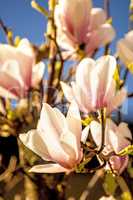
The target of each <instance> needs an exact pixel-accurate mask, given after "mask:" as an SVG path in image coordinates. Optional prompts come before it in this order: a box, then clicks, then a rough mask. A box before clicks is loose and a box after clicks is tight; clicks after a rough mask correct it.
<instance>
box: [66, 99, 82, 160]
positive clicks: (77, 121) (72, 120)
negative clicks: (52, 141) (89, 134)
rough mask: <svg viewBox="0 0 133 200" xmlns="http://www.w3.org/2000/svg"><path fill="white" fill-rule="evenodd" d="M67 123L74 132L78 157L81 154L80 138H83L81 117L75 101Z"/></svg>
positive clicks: (70, 108)
mask: <svg viewBox="0 0 133 200" xmlns="http://www.w3.org/2000/svg"><path fill="white" fill-rule="evenodd" d="M66 119H67V123H68V127H69V130H70V131H71V133H72V134H73V135H72V136H71V137H72V138H73V146H72V147H73V148H74V150H75V153H76V159H78V158H79V155H80V140H81V130H82V129H81V118H80V113H79V109H78V106H77V104H76V103H75V102H74V101H73V102H72V103H71V105H70V107H69V110H68V113H67V118H66Z"/></svg>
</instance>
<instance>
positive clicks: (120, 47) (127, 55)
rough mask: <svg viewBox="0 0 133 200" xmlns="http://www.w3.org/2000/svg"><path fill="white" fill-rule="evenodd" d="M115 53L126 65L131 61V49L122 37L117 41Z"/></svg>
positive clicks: (132, 58) (132, 56) (132, 53)
mask: <svg viewBox="0 0 133 200" xmlns="http://www.w3.org/2000/svg"><path fill="white" fill-rule="evenodd" d="M117 53H118V55H119V57H120V59H121V61H122V62H123V63H124V64H125V66H126V67H128V64H130V63H132V62H133V51H132V50H131V49H130V48H129V46H128V44H127V42H126V41H125V40H124V39H121V40H119V42H118V43H117ZM131 72H132V71H131Z"/></svg>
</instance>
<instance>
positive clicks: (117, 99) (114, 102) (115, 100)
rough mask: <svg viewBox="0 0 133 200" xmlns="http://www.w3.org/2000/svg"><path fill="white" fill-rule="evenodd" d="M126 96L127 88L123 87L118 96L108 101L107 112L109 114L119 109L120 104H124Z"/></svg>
mask: <svg viewBox="0 0 133 200" xmlns="http://www.w3.org/2000/svg"><path fill="white" fill-rule="evenodd" d="M126 97H127V91H126V89H125V88H122V89H121V90H119V91H118V92H117V94H116V96H114V98H112V100H110V102H109V103H108V106H107V113H108V114H109V113H111V112H112V111H113V110H115V109H117V108H118V107H119V106H120V105H122V103H123V102H124V101H125V99H126ZM118 109H119V108H118Z"/></svg>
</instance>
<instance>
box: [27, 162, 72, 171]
mask: <svg viewBox="0 0 133 200" xmlns="http://www.w3.org/2000/svg"><path fill="white" fill-rule="evenodd" d="M29 172H36V173H61V172H68V170H67V169H65V168H63V167H62V166H60V165H58V164H45V165H36V166H34V167H32V168H31V169H30V170H29Z"/></svg>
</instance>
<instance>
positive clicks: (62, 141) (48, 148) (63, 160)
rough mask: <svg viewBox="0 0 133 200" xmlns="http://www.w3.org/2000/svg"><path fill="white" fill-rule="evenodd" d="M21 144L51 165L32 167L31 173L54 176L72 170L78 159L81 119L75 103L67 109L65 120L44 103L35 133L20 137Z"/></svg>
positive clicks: (58, 112)
mask: <svg viewBox="0 0 133 200" xmlns="http://www.w3.org/2000/svg"><path fill="white" fill-rule="evenodd" d="M20 139H21V141H22V142H23V143H24V144H25V145H26V146H27V147H28V148H30V149H31V150H32V151H34V152H35V153H36V154H38V155H39V156H41V157H42V159H44V160H47V161H53V162H55V163H50V164H44V165H37V166H34V167H33V168H32V169H31V170H30V171H31V172H40V173H57V172H68V171H71V170H73V169H74V167H75V166H76V164H78V163H79V162H80V161H81V159H82V149H81V147H80V140H81V119H80V114H79V110H78V106H77V104H76V103H74V102H73V103H72V104H71V105H70V107H69V110H68V113H67V117H66V118H65V117H64V115H63V114H62V113H61V112H60V111H59V110H58V109H57V108H51V107H50V106H49V105H48V104H46V103H44V104H43V108H42V111H41V117H40V120H39V123H38V126H37V130H31V131H29V132H28V133H27V134H21V135H20Z"/></svg>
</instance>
